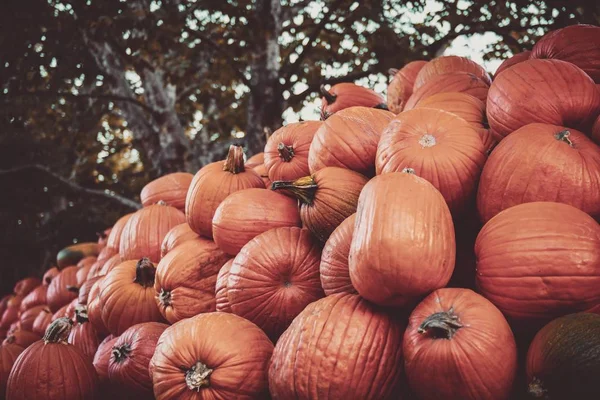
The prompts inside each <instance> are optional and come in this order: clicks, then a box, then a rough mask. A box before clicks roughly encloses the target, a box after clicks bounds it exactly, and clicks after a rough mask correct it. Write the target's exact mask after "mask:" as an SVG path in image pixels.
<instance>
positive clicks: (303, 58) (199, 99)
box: [0, 0, 600, 293]
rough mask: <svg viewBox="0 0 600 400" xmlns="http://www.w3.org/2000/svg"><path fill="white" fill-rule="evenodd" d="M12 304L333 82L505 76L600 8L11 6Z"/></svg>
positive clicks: (573, 4) (8, 1)
mask: <svg viewBox="0 0 600 400" xmlns="http://www.w3.org/2000/svg"><path fill="white" fill-rule="evenodd" d="M3 6H4V7H3V10H2V13H0V78H1V79H0V85H1V87H0V185H1V186H0V187H1V188H2V193H3V194H2V196H1V197H0V224H1V226H2V233H1V235H2V239H1V243H0V257H1V260H2V262H1V263H0V293H4V292H7V291H10V290H11V289H12V285H13V283H14V281H15V280H17V279H18V278H21V277H24V276H26V275H28V274H32V273H33V274H35V273H36V272H38V271H41V270H42V269H45V268H47V267H48V266H49V265H50V264H51V263H53V262H54V259H55V256H56V253H57V252H58V250H60V249H61V248H63V247H65V246H67V245H69V244H73V243H77V242H85V241H95V240H96V239H97V238H96V232H100V231H102V230H104V229H105V228H106V227H108V226H111V225H112V224H113V223H114V222H115V221H116V219H117V218H118V216H119V215H122V214H124V213H127V212H130V211H131V210H132V209H134V208H135V207H136V206H137V203H138V202H139V192H140V190H141V188H142V187H143V186H144V185H145V184H146V183H147V182H148V181H150V180H152V179H154V178H156V177H158V176H160V175H162V174H165V173H168V172H173V171H189V172H192V173H194V172H196V171H197V170H198V169H199V168H200V167H201V166H203V165H205V164H207V163H209V162H212V161H216V160H219V159H222V158H224V154H225V151H226V149H227V148H228V146H229V145H230V144H231V143H241V144H243V145H244V146H245V147H246V150H247V154H248V156H250V155H252V154H255V153H257V152H260V151H262V148H263V147H264V144H265V135H264V129H265V128H269V129H271V130H276V129H277V128H278V127H280V126H281V125H282V124H285V123H287V122H292V121H298V120H299V119H304V120H307V119H318V117H319V102H318V88H319V85H321V84H326V85H331V84H335V83H339V82H345V81H349V82H356V83H357V84H360V85H363V86H367V87H371V88H373V89H375V90H376V91H378V92H380V93H382V94H385V90H386V86H387V83H388V81H389V77H388V75H387V70H388V69H389V68H400V67H402V66H403V65H404V64H406V63H407V62H410V61H413V60H417V59H431V58H433V57H435V56H439V55H451V54H454V55H462V56H467V57H470V58H472V59H473V60H474V61H476V62H478V63H480V64H482V65H484V66H485V67H486V68H487V69H488V71H489V72H490V73H493V72H494V71H495V69H496V68H497V66H498V65H499V63H500V62H501V60H503V59H504V58H507V57H508V56H510V55H512V54H513V53H516V52H520V51H523V50H526V49H530V48H531V46H532V43H533V42H534V41H535V40H536V39H537V38H539V37H540V36H542V35H543V34H544V33H545V32H547V31H548V30H552V29H556V28H560V27H563V26H567V25H571V24H575V23H588V24H595V25H597V24H599V23H600V2H594V1H589V0H586V1H581V0H570V1H500V0H492V1H485V2H479V1H468V0H455V1H437V0H428V1H408V2H406V1H391V0H373V1H366V0H363V1H353V0H327V1H323V0H281V1H279V0H227V1H225V0H197V1H184V0H179V1H178V0H172V1H158V0H155V1H151V0H127V1H125V0H120V1H119V0H110V1H109V0H102V1H100V0H70V1H54V0H37V1H33V0H18V1H16V0H4V1H3Z"/></svg>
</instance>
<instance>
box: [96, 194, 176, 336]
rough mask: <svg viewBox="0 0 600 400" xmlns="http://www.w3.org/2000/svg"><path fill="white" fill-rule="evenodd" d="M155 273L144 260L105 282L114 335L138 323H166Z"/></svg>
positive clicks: (105, 316) (104, 301)
mask: <svg viewBox="0 0 600 400" xmlns="http://www.w3.org/2000/svg"><path fill="white" fill-rule="evenodd" d="M151 207H152V206H151ZM159 207H161V206H159ZM162 207H167V206H162ZM155 273H156V268H155V266H154V264H152V262H151V261H150V260H149V259H148V258H142V259H141V260H139V261H135V260H130V261H124V262H123V263H121V264H120V265H119V266H118V267H116V268H115V269H113V270H112V271H111V272H109V273H108V275H106V276H105V277H104V279H102V281H101V284H100V297H99V299H100V304H101V308H102V321H104V324H105V325H106V328H107V329H108V331H109V332H110V333H112V334H113V335H120V334H122V333H123V332H125V330H126V329H127V328H129V327H131V326H133V325H135V324H139V323H142V322H161V321H163V317H162V315H161V313H160V311H159V310H158V306H157V305H156V301H155V300H154V295H155V293H154V275H155Z"/></svg>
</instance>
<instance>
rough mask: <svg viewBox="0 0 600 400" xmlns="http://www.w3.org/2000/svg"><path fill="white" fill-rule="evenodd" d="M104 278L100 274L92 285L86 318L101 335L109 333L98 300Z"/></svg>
mask: <svg viewBox="0 0 600 400" xmlns="http://www.w3.org/2000/svg"><path fill="white" fill-rule="evenodd" d="M104 278H105V277H104V276H101V277H100V278H99V279H98V280H97V281H96V283H94V284H93V285H92V288H91V289H90V293H89V295H88V302H87V314H88V320H89V321H90V324H92V325H93V326H94V329H96V332H98V334H99V335H100V336H101V337H102V336H106V335H108V334H109V332H108V328H106V324H105V323H104V321H103V320H102V303H101V302H100V296H99V295H100V289H101V285H102V281H103V280H104Z"/></svg>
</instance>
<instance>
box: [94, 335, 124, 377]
mask: <svg viewBox="0 0 600 400" xmlns="http://www.w3.org/2000/svg"><path fill="white" fill-rule="evenodd" d="M117 339H119V337H118V336H113V335H109V336H107V337H105V338H104V340H103V341H102V342H101V343H100V344H99V345H98V350H96V354H95V355H94V368H95V369H96V374H97V375H98V379H99V381H100V383H101V384H106V383H108V362H109V361H110V358H111V356H112V349H113V346H114V345H115V343H116V341H117Z"/></svg>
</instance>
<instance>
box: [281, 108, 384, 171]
mask: <svg viewBox="0 0 600 400" xmlns="http://www.w3.org/2000/svg"><path fill="white" fill-rule="evenodd" d="M393 117H394V114H393V113H391V112H389V111H384V110H376V109H370V108H365V107H350V108H346V109H344V110H342V111H339V112H337V113H335V115H333V116H331V117H329V118H327V120H326V121H325V122H323V123H322V125H321V128H319V130H318V131H317V133H316V134H315V137H314V139H313V141H312V144H311V145H310V152H309V154H308V166H309V167H310V173H313V174H314V173H315V172H317V171H319V170H321V169H323V168H325V167H341V168H347V169H351V170H353V171H356V172H359V173H361V174H363V175H365V176H373V175H374V174H375V169H374V168H373V165H374V164H375V153H376V152H377V143H378V142H379V137H380V136H381V132H382V131H383V130H384V129H385V127H386V126H387V125H388V124H389V123H390V121H391V120H392V118H393ZM306 175H308V171H307V173H305V174H303V175H300V176H296V177H294V178H293V179H275V180H294V179H297V178H301V177H303V176H306ZM272 180H273V179H272Z"/></svg>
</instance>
